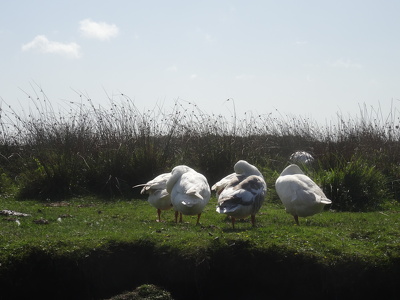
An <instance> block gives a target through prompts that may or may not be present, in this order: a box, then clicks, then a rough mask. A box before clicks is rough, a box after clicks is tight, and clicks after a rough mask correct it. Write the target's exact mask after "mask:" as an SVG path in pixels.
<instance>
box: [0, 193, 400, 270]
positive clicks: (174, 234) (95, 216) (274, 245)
mask: <svg viewBox="0 0 400 300" xmlns="http://www.w3.org/2000/svg"><path fill="white" fill-rule="evenodd" d="M215 204H216V199H215V198H214V197H213V198H212V199H211V200H210V203H209V204H208V205H207V206H206V208H205V210H204V213H203V214H202V216H201V220H200V225H197V226H196V225H195V223H196V217H191V216H184V219H183V223H178V224H175V222H174V212H173V211H172V210H171V211H166V212H163V213H162V219H163V220H165V222H162V223H157V222H156V218H157V215H156V210H155V209H154V208H153V207H151V206H150V205H149V204H148V203H147V201H143V200H131V201H126V200H123V201H116V202H104V201H101V200H98V199H95V198H84V199H71V200H70V201H68V202H61V203H55V204H54V203H42V202H37V201H16V200H15V199H13V198H12V197H11V198H4V197H3V198H0V208H1V209H9V210H14V211H18V212H23V213H28V214H31V216H29V217H18V218H16V217H5V216H1V217H0V222H1V226H0V262H1V265H2V267H5V266H7V265H8V263H11V264H12V262H13V261H14V260H20V259H23V258H24V256H25V255H28V254H29V253H30V252H32V251H34V250H35V251H36V250H40V251H43V252H45V253H50V254H52V255H54V256H72V257H74V256H76V257H83V256H85V255H90V253H91V252H92V251H97V250H107V249H109V248H111V247H113V246H115V245H119V244H135V243H138V244H140V243H152V244H154V245H155V247H156V248H157V247H160V248H163V249H175V250H178V251H181V252H182V253H184V254H185V255H188V256H191V255H193V256H198V255H201V253H203V254H204V253H205V252H207V251H214V250H216V249H218V248H219V247H225V246H229V245H234V244H235V243H247V244H249V245H251V247H253V248H254V249H259V250H262V251H263V250H271V249H272V250H274V251H277V252H278V253H280V254H284V253H286V252H287V253H291V254H293V255H305V256H310V257H313V258H314V259H316V260H318V261H320V262H321V263H326V264H334V263H336V262H338V261H341V260H349V259H351V260H353V259H358V260H361V261H366V262H369V263H377V264H386V263H389V262H390V260H391V259H392V258H399V257H400V218H399V213H400V205H399V204H398V202H394V203H391V204H387V205H386V207H385V210H383V211H376V212H364V213H351V212H334V211H329V210H327V211H324V212H323V213H321V214H318V215H315V216H312V217H309V218H307V219H301V220H300V226H296V225H295V224H294V220H293V218H292V216H291V215H289V214H287V213H286V212H285V211H284V208H283V206H282V205H280V204H274V203H269V202H268V201H267V202H266V203H265V204H264V206H263V207H262V208H261V210H260V212H259V214H258V215H257V217H256V227H255V228H252V226H251V223H250V221H249V220H244V221H239V222H237V224H236V228H235V229H232V226H231V223H230V220H228V219H227V218H226V217H225V216H224V215H220V214H218V213H216V212H215ZM16 219H18V221H19V223H20V225H18V223H17V222H16ZM36 220H47V221H48V224H37V223H36V222H35V221H36Z"/></svg>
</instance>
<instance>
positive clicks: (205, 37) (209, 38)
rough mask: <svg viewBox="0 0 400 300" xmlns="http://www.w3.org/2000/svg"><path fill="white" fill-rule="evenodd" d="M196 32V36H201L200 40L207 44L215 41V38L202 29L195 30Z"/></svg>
mask: <svg viewBox="0 0 400 300" xmlns="http://www.w3.org/2000/svg"><path fill="white" fill-rule="evenodd" d="M196 31H197V34H199V35H200V36H201V38H202V39H203V40H204V41H206V42H207V43H211V42H214V41H215V38H214V37H213V36H212V35H211V34H209V33H208V32H205V31H204V30H203V29H201V28H197V29H196Z"/></svg>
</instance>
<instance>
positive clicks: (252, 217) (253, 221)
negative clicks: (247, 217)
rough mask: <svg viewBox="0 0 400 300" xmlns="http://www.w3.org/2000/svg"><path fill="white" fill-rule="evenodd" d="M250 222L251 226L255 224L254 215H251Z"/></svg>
mask: <svg viewBox="0 0 400 300" xmlns="http://www.w3.org/2000/svg"><path fill="white" fill-rule="evenodd" d="M251 224H252V225H253V227H255V226H256V215H251Z"/></svg>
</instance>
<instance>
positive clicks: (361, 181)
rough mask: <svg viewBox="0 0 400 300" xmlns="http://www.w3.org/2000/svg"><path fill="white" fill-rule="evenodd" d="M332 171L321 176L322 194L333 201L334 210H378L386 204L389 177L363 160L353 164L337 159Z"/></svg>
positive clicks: (355, 161)
mask: <svg viewBox="0 0 400 300" xmlns="http://www.w3.org/2000/svg"><path fill="white" fill-rule="evenodd" d="M338 162H339V163H338V164H337V166H336V167H334V168H333V169H331V170H329V171H327V172H326V173H325V174H323V175H322V178H321V182H322V186H323V190H324V192H325V194H326V195H327V196H328V198H329V199H331V200H332V208H333V209H337V210H340V211H366V210H375V209H378V208H379V206H380V204H382V203H383V202H384V201H385V200H387V198H388V196H389V191H388V188H387V180H386V177H385V176H384V175H383V174H382V172H380V171H379V170H377V169H376V167H375V166H374V165H370V164H369V163H368V162H367V161H366V160H364V159H362V158H360V157H353V158H352V160H351V161H349V162H346V161H345V160H344V159H338Z"/></svg>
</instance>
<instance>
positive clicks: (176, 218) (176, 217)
mask: <svg viewBox="0 0 400 300" xmlns="http://www.w3.org/2000/svg"><path fill="white" fill-rule="evenodd" d="M178 214H179V212H178V211H175V223H178Z"/></svg>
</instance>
